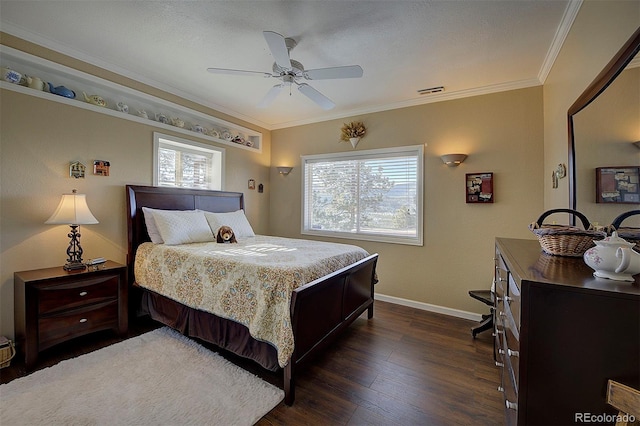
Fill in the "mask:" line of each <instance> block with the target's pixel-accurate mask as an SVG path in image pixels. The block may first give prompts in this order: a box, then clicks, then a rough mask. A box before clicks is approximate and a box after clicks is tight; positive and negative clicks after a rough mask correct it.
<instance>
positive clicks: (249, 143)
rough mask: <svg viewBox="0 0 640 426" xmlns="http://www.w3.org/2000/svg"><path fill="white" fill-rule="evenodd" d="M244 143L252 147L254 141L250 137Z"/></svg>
mask: <svg viewBox="0 0 640 426" xmlns="http://www.w3.org/2000/svg"><path fill="white" fill-rule="evenodd" d="M244 144H245V145H246V146H248V147H252V146H253V141H252V140H251V139H248V138H247V140H246V141H245V142H244Z"/></svg>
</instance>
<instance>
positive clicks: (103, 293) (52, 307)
mask: <svg viewBox="0 0 640 426" xmlns="http://www.w3.org/2000/svg"><path fill="white" fill-rule="evenodd" d="M118 283H119V276H118V275H106V276H101V277H96V278H89V279H86V280H82V281H74V282H70V283H66V284H58V285H54V286H47V287H42V288H39V289H38V314H39V315H47V314H51V313H54V312H58V311H63V310H67V309H74V308H77V307H80V306H86V305H90V304H93V303H99V302H103V301H106V300H108V299H116V298H117V297H118Z"/></svg>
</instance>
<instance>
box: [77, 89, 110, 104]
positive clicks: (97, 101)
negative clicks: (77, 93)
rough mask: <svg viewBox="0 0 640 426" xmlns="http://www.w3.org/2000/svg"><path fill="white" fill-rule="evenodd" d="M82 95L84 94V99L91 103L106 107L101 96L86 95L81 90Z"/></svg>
mask: <svg viewBox="0 0 640 426" xmlns="http://www.w3.org/2000/svg"><path fill="white" fill-rule="evenodd" d="M82 96H84V100H85V102H87V103H90V104H91V105H96V106H99V107H105V108H106V107H107V101H105V100H104V99H103V98H102V97H101V96H98V95H87V94H86V93H84V92H82Z"/></svg>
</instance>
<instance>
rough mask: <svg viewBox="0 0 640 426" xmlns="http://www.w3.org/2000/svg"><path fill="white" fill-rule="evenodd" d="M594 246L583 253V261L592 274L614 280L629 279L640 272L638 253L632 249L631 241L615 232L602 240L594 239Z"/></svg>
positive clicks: (639, 256) (639, 255) (639, 254)
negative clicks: (591, 270)
mask: <svg viewBox="0 0 640 426" xmlns="http://www.w3.org/2000/svg"><path fill="white" fill-rule="evenodd" d="M594 243H596V246H595V247H592V248H590V249H589V250H587V251H586V252H585V253H584V256H583V257H584V261H585V263H586V264H587V265H589V267H590V268H591V269H593V270H595V272H594V273H593V275H594V276H596V277H600V278H608V279H610V280H616V281H631V282H633V281H634V279H633V276H634V275H636V274H638V273H640V253H636V252H635V251H633V248H632V247H633V246H634V244H633V243H630V242H628V241H626V240H624V239H623V238H620V237H618V233H617V232H615V231H614V232H613V234H612V235H611V236H609V237H607V238H605V239H603V240H600V241H594Z"/></svg>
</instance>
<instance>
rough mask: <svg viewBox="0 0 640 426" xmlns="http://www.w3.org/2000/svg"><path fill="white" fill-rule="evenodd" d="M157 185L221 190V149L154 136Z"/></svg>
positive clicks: (222, 174)
mask: <svg viewBox="0 0 640 426" xmlns="http://www.w3.org/2000/svg"><path fill="white" fill-rule="evenodd" d="M153 168H154V176H153V184H154V185H157V186H176V187H183V188H196V189H215V190H222V187H223V177H224V149H223V148H217V147H214V146H210V145H205V144H200V143H197V142H193V141H189V140H186V139H181V138H176V137H174V136H168V135H162V134H160V133H154V167H153Z"/></svg>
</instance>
